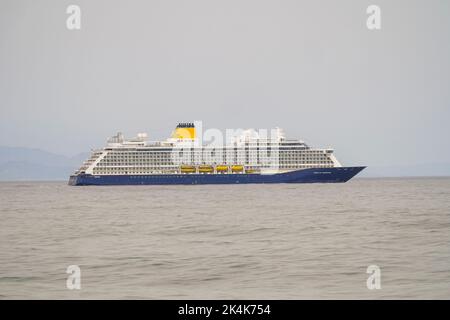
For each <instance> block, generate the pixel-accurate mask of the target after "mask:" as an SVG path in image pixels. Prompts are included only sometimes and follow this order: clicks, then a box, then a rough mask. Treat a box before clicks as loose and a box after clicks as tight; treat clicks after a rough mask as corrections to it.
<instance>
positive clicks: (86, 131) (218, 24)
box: [0, 0, 450, 166]
mask: <svg viewBox="0 0 450 320" xmlns="http://www.w3.org/2000/svg"><path fill="white" fill-rule="evenodd" d="M70 4H77V5H79V6H80V8H81V12H82V15H81V30H74V31H70V30H68V29H67V28H66V19H67V17H68V15H67V14H66V8H67V6H68V5H70ZM370 4H376V5H378V6H380V8H381V12H382V28H381V30H378V31H370V30H368V29H367V28H366V19H367V14H366V8H367V7H368V5H370ZM449 14H450V3H448V2H445V1H437V0H434V1H386V0H383V1H376V2H373V1H356V0H351V1H350V0H348V1H340V2H339V3H337V2H335V1H331V0H326V1H325V0H324V1H292V0H289V1H287V0H283V1H276V2H275V1H267V0H263V1H256V0H243V1H242V0H241V1H236V0H232V1H214V2H212V1H206V0H194V1H189V3H187V2H183V1H178V0H173V1H162V0H160V1H155V0H152V1H127V2H123V1H122V2H118V1H83V0H78V1H75V2H74V1H65V0H64V1H56V0H45V1H40V2H35V1H24V0H14V1H8V0H6V1H5V0H4V1H2V2H1V4H0V17H1V19H0V58H1V59H0V105H1V110H0V114H1V117H0V145H1V146H12V147H15V146H17V147H26V148H36V149H42V150H46V151H50V152H52V153H56V154H63V155H66V156H73V155H76V154H79V153H82V152H86V151H89V150H90V149H91V148H96V147H101V146H103V145H104V143H105V141H106V139H107V138H108V137H109V136H111V135H113V134H115V133H116V132H117V131H122V132H124V133H125V134H126V135H127V136H133V135H135V134H136V133H138V132H148V133H149V137H150V139H152V140H156V139H164V138H165V137H167V136H168V135H169V134H170V132H171V131H172V129H173V128H174V126H175V125H176V124H177V123H178V122H180V121H195V120H202V121H203V125H204V127H205V128H212V127H216V128H219V129H222V130H223V129H225V128H256V129H258V128H272V127H275V126H279V127H281V128H283V129H284V130H285V132H286V134H287V136H288V137H292V138H299V139H303V140H305V141H306V142H307V143H308V144H310V145H311V146H314V147H329V146H331V147H333V148H334V149H335V153H336V155H337V157H338V159H339V160H340V161H341V162H342V163H343V164H345V165H368V166H392V165H417V164H427V163H428V164H429V163H449V162H450V148H448V146H449V143H448V137H449V136H450V126H448V125H447V123H446V122H447V121H448V119H449V118H450V106H449V102H450V94H449V91H448V88H449V87H450V61H449V58H448V57H449V56H450V44H449V41H448V39H449V38H450V19H448V17H449Z"/></svg>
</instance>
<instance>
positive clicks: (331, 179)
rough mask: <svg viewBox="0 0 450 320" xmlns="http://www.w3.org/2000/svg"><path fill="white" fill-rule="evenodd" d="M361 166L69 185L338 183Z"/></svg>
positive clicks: (78, 179) (113, 178)
mask: <svg viewBox="0 0 450 320" xmlns="http://www.w3.org/2000/svg"><path fill="white" fill-rule="evenodd" d="M364 168H365V167H336V168H309V169H303V170H296V171H290V172H285V173H277V174H246V173H239V174H150V175H91V174H79V175H73V176H71V177H70V179H69V185H72V186H89V185H95V186H101V185H105V186H106V185H195V184H250V183H342V182H347V181H348V180H350V179H351V178H353V177H354V176H355V175H357V174H358V173H359V172H361V171H362V170H363V169H364Z"/></svg>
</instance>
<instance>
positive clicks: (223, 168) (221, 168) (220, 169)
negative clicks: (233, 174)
mask: <svg viewBox="0 0 450 320" xmlns="http://www.w3.org/2000/svg"><path fill="white" fill-rule="evenodd" d="M216 171H217V172H227V171H228V166H226V165H218V166H217V167H216Z"/></svg>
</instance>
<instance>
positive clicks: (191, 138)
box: [75, 123, 341, 175]
mask: <svg viewBox="0 0 450 320" xmlns="http://www.w3.org/2000/svg"><path fill="white" fill-rule="evenodd" d="M273 132H275V133H274V134H271V135H270V137H265V136H261V135H260V134H259V133H258V132H256V131H255V130H252V129H250V130H245V131H243V132H241V133H240V134H238V135H235V136H233V137H232V138H231V139H230V141H229V142H228V143H225V144H224V145H218V144H216V145H206V144H205V145H202V144H201V143H200V142H199V140H198V139H197V138H196V134H195V128H194V126H193V124H191V123H187V124H186V123H183V124H180V125H178V127H177V128H176V130H175V131H174V134H173V135H172V137H171V138H169V139H167V140H165V141H154V142H151V141H147V135H146V134H142V133H141V134H138V136H137V137H136V138H133V139H128V140H127V139H125V138H124V137H123V135H122V134H121V133H118V134H117V135H115V136H113V137H112V138H110V139H109V140H108V144H107V145H106V146H105V147H104V148H103V149H100V150H95V151H93V152H92V155H91V157H90V158H89V159H88V160H87V161H86V162H85V163H84V164H83V165H82V167H81V168H80V169H79V170H78V171H77V172H76V173H75V174H80V173H85V174H92V175H151V174H180V173H186V174H189V173H204V174H227V173H231V172H233V173H261V174H264V173H267V174H271V173H277V172H278V173H281V172H289V171H294V170H299V169H307V168H331V167H341V165H340V163H339V162H338V161H337V159H336V158H335V157H334V155H333V150H332V149H315V148H311V147H309V146H308V145H307V144H306V143H304V142H303V141H301V140H295V139H286V138H285V135H284V133H283V131H282V130H281V129H278V128H277V129H275V130H273V131H272V133H273Z"/></svg>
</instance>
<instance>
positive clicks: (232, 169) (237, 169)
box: [231, 165, 244, 172]
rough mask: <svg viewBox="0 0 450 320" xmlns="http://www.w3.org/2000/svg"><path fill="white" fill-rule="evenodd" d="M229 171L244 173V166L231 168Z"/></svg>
mask: <svg viewBox="0 0 450 320" xmlns="http://www.w3.org/2000/svg"><path fill="white" fill-rule="evenodd" d="M231 171H232V172H242V171H244V166H241V165H234V166H231Z"/></svg>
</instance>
